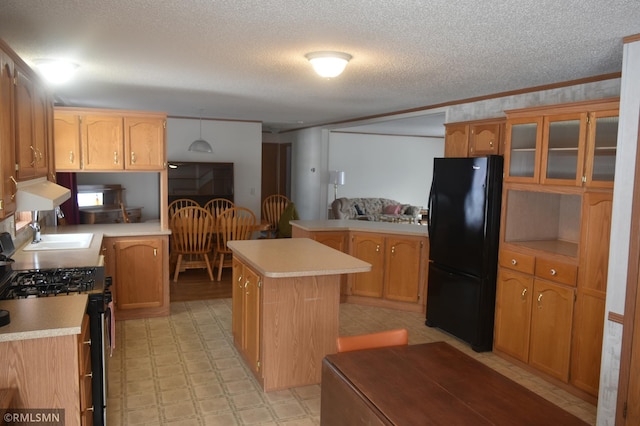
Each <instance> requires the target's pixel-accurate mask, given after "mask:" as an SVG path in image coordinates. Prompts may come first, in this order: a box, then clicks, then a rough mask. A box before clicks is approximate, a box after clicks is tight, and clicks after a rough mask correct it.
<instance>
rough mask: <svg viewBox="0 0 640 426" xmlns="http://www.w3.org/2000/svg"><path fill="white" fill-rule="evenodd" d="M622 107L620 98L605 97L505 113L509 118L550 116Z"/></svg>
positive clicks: (512, 110)
mask: <svg viewBox="0 0 640 426" xmlns="http://www.w3.org/2000/svg"><path fill="white" fill-rule="evenodd" d="M618 109H620V98H618V97H615V98H603V99H591V100H588V101H579V102H568V103H565V104H556V105H540V106H536V107H528V108H519V109H511V110H507V111H505V112H504V113H505V114H506V115H507V117H508V118H510V119H511V118H514V117H531V116H540V115H542V116H548V115H558V114H571V113H582V112H585V111H586V112H592V111H603V110H618Z"/></svg>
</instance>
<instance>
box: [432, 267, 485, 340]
mask: <svg viewBox="0 0 640 426" xmlns="http://www.w3.org/2000/svg"><path fill="white" fill-rule="evenodd" d="M484 291H485V289H483V288H482V281H481V279H480V278H477V277H473V276H470V275H466V274H460V273H457V272H454V271H452V270H449V269H446V268H443V267H440V266H439V265H436V264H434V263H429V289H428V296H427V320H426V325H428V326H429V327H438V328H440V329H442V330H444V331H446V332H449V333H451V334H453V335H454V336H456V337H458V338H460V339H461V340H463V341H465V342H467V343H469V344H470V345H471V347H472V349H473V350H475V351H478V352H481V351H489V350H491V347H492V344H493V337H492V336H493V320H492V318H489V317H490V316H491V315H493V310H491V309H487V307H486V306H484V305H485V304H484V303H483V300H484V299H485V298H486V297H487V295H486V294H483V293H484ZM488 310H489V311H490V312H488Z"/></svg>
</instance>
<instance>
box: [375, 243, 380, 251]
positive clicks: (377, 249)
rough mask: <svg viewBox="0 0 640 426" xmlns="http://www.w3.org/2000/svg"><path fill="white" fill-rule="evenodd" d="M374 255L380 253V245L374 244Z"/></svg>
mask: <svg viewBox="0 0 640 426" xmlns="http://www.w3.org/2000/svg"><path fill="white" fill-rule="evenodd" d="M376 253H380V244H376Z"/></svg>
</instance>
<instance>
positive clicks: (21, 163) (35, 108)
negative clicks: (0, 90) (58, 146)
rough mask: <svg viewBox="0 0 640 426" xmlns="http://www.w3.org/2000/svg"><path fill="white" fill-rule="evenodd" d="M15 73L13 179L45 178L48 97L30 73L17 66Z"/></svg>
mask: <svg viewBox="0 0 640 426" xmlns="http://www.w3.org/2000/svg"><path fill="white" fill-rule="evenodd" d="M15 70H16V76H15V83H14V84H15V95H14V103H15V108H14V117H15V143H16V168H17V170H16V179H17V180H27V179H33V178H36V177H40V176H47V175H48V172H49V171H48V157H47V143H48V139H47V108H48V104H47V103H48V97H47V94H46V92H45V90H44V89H43V88H42V87H41V86H40V85H39V84H38V83H37V81H35V79H34V78H33V77H32V76H31V74H29V73H28V72H26V71H24V70H22V69H21V68H20V67H18V66H17V65H16V68H15Z"/></svg>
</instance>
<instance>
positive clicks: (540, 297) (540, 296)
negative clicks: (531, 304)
mask: <svg viewBox="0 0 640 426" xmlns="http://www.w3.org/2000/svg"><path fill="white" fill-rule="evenodd" d="M538 309H542V293H539V294H538Z"/></svg>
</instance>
